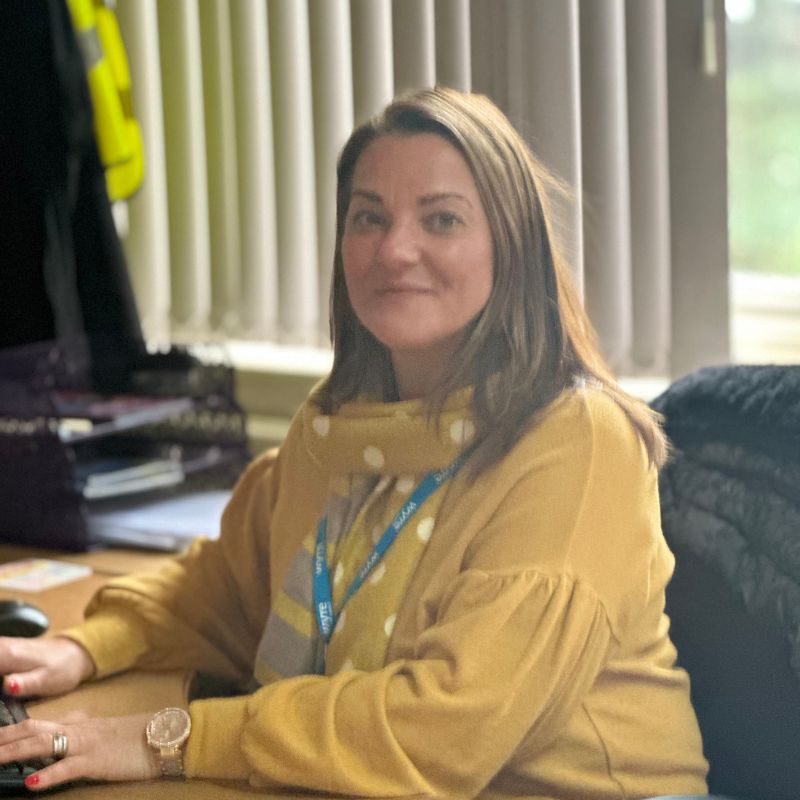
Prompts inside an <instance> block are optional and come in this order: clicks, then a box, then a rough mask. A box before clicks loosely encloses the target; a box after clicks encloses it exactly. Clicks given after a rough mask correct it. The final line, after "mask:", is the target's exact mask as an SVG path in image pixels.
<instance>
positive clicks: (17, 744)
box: [0, 714, 161, 790]
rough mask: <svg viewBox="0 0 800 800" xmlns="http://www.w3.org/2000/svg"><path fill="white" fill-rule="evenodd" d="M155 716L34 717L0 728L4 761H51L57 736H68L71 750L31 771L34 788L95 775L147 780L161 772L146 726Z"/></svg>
mask: <svg viewBox="0 0 800 800" xmlns="http://www.w3.org/2000/svg"><path fill="white" fill-rule="evenodd" d="M151 717H152V714H137V715H136V716H130V717H107V718H104V719H88V720H83V721H80V722H69V723H63V724H62V723H57V722H45V721H44V720H38V719H28V720H25V722H20V723H19V724H18V725H8V726H7V727H5V728H0V763H2V764H6V763H8V762H10V761H27V760H28V759H31V758H40V759H49V758H51V757H52V755H53V734H54V733H58V732H60V733H63V734H65V735H66V737H67V742H68V744H67V754H66V756H65V757H64V758H62V759H61V760H60V761H56V762H54V763H52V764H50V765H49V766H47V767H44V768H43V769H40V770H39V771H38V772H35V773H33V774H32V775H29V776H28V778H27V779H26V780H25V785H26V786H27V787H28V788H29V789H36V790H39V789H49V788H50V787H52V786H56V785H58V784H60V783H65V782H67V781H74V780H78V779H79V778H90V779H93V780H101V781H145V780H149V779H151V778H157V777H159V776H160V775H161V768H160V766H159V764H158V759H157V757H156V754H155V753H154V752H153V751H152V750H151V749H150V747H148V745H147V741H146V738H145V728H146V727H147V723H148V721H149V720H150V718H151Z"/></svg>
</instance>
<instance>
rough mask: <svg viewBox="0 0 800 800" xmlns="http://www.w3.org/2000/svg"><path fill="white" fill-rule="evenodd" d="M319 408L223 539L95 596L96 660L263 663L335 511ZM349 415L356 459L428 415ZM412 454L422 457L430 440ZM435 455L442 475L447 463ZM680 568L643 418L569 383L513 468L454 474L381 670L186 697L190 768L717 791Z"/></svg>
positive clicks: (404, 780) (251, 486)
mask: <svg viewBox="0 0 800 800" xmlns="http://www.w3.org/2000/svg"><path fill="white" fill-rule="evenodd" d="M318 415H319V412H318V410H317V409H316V407H315V406H314V404H313V402H311V401H309V402H307V403H306V404H305V406H304V407H303V409H301V411H300V413H299V414H298V416H297V418H296V419H295V421H294V423H293V425H292V428H291V430H290V432H289V435H288V437H287V440H286V442H285V443H284V445H283V447H282V448H281V451H280V453H279V455H278V458H277V459H276V460H274V461H273V460H272V459H269V458H261V459H259V460H256V461H255V462H254V463H253V464H252V465H251V466H250V467H249V468H248V470H247V471H246V473H245V474H244V476H243V477H242V479H241V481H240V482H239V485H238V487H237V489H236V491H235V493H234V497H233V499H232V501H231V503H230V505H229V507H228V509H227V510H226V512H225V515H224V517H223V523H222V533H221V536H220V538H219V540H218V541H213V542H209V541H201V542H198V543H197V544H196V545H195V546H194V547H193V548H192V549H191V550H190V551H189V552H188V554H186V555H185V556H183V557H181V558H179V559H177V560H176V561H175V562H174V563H173V564H171V565H170V566H169V567H168V568H167V569H165V570H164V571H162V572H161V573H159V574H157V575H144V576H135V577H130V578H125V579H120V580H117V581H115V582H114V583H113V584H110V585H109V586H108V587H106V588H104V589H103V590H101V592H100V593H99V595H98V597H96V598H95V600H94V601H93V602H92V604H91V606H90V608H89V609H88V611H87V614H88V619H87V621H86V622H85V623H84V624H83V625H82V626H81V627H79V628H75V629H72V630H70V631H69V635H71V636H72V637H73V638H75V639H76V640H78V641H80V642H81V643H82V644H83V645H84V646H85V647H86V648H87V649H88V650H89V652H90V653H91V654H92V656H93V658H94V660H95V662H96V665H97V668H98V674H100V675H103V674H108V673H111V672H114V671H118V670H121V669H125V668H127V667H131V666H134V665H135V666H138V667H144V668H173V667H193V668H198V669H203V670H208V671H214V672H218V673H223V674H227V675H231V676H236V677H239V678H241V679H243V680H244V679H246V678H247V677H249V675H250V674H251V670H252V667H253V660H254V655H255V651H256V648H257V646H258V642H259V639H260V637H261V634H262V631H263V629H264V624H265V620H266V618H267V614H268V610H269V606H270V592H271V591H273V592H276V591H277V588H276V587H280V586H281V585H282V583H283V579H284V577H285V574H286V571H287V568H288V566H289V564H290V562H291V561H292V558H293V556H294V555H295V553H296V552H297V550H298V548H299V547H300V546H301V542H302V539H303V537H304V536H305V534H306V533H307V532H308V531H309V530H310V529H311V528H312V527H313V526H314V524H315V523H316V521H317V519H318V517H319V515H320V513H321V511H322V509H323V507H324V505H325V502H326V498H327V494H328V488H329V483H330V480H331V470H332V466H331V465H332V464H333V463H334V462H335V461H336V458H337V452H336V448H335V447H334V446H331V447H329V448H328V450H327V451H325V453H327V454H325V453H323V456H322V457H321V456H320V449H319V446H318V444H317V443H316V441H315V439H314V437H315V433H316V434H317V435H318V434H319V432H320V429H321V428H325V432H326V433H327V428H326V427H325V423H324V422H323V423H320V421H319V418H318ZM342 416H344V417H347V418H348V420H349V423H348V427H347V430H348V431H349V434H348V435H347V436H345V438H344V439H342V440H341V441H343V442H348V443H350V444H352V445H353V446H354V452H363V448H362V449H361V450H359V448H361V446H362V445H363V444H364V443H365V442H366V441H367V439H364V438H363V436H364V432H365V431H368V432H369V435H370V437H372V438H369V441H370V442H372V441H373V440H374V436H373V433H374V432H375V431H376V430H383V429H384V428H386V429H387V430H389V429H390V428H391V419H392V418H396V417H398V416H400V417H402V418H404V419H409V418H411V419H418V422H419V426H420V428H424V426H425V419H424V414H423V412H422V410H421V408H420V407H419V404H417V403H395V404H361V405H359V404H353V405H352V406H350V407H346V409H345V413H344V414H343V415H342ZM371 446H372V445H371V444H370V445H369V447H371ZM379 446H380V444H379V443H378V447H379ZM410 447H411V448H412V449H416V450H417V451H418V452H416V453H415V458H416V459H417V461H418V460H419V454H420V452H425V450H426V449H425V448H423V447H421V446H420V444H419V442H411V443H410ZM431 450H432V451H434V454H433V455H431V457H430V458H431V461H432V463H431V464H430V466H431V467H432V468H437V467H440V466H443V464H436V463H433V462H435V461H436V458H437V456H436V455H435V452H436V451H437V448H436V447H431ZM449 455H450V453H449V452H448V453H447V456H448V458H449ZM371 456H374V451H373V452H372V453H371ZM442 457H444V454H442ZM370 460H371V461H372V462H374V463H373V467H374V470H375V471H376V472H377V473H379V472H380V470H381V468H382V465H381V464H379V463H378V462H379V461H380V459H375V458H371V459H370ZM393 467H394V469H395V470H397V469H402V465H400V466H398V465H397V464H394V465H393ZM344 471H346V469H345V470H344ZM672 567H673V558H672V555H671V554H670V552H669V551H668V549H667V546H666V544H665V542H664V539H663V537H662V534H661V529H660V522H659V507H658V497H657V480H656V472H655V470H654V469H653V468H651V467H650V466H649V465H648V463H647V457H646V454H645V452H644V448H643V446H642V444H641V442H640V441H639V439H638V437H637V435H636V433H635V432H634V430H633V429H632V427H631V425H630V423H629V422H628V420H627V418H626V417H625V415H624V413H623V412H622V411H621V410H620V409H619V407H618V406H617V405H616V404H615V403H614V402H613V401H612V400H611V399H609V398H608V397H607V396H606V395H605V394H603V393H602V392H601V391H599V390H596V389H592V388H585V389H576V390H574V391H571V392H568V393H566V394H565V395H564V396H563V397H562V398H560V399H559V400H558V401H557V402H556V403H554V404H553V405H552V406H551V408H550V409H548V411H547V413H546V414H545V415H544V416H543V417H542V418H541V419H540V421H539V422H538V424H537V425H536V426H535V427H533V428H532V429H530V430H529V431H528V432H527V433H526V434H525V435H524V436H523V437H522V438H521V440H520V441H519V442H518V443H517V445H516V446H515V447H514V448H513V450H512V451H511V452H510V453H509V454H508V455H507V456H506V457H505V458H504V459H503V461H502V462H501V463H500V464H499V465H497V466H496V467H494V468H492V469H490V470H488V471H485V472H484V473H482V474H481V475H480V476H479V478H478V479H477V480H476V481H475V482H473V483H470V480H469V476H468V474H467V473H466V471H462V473H460V474H459V475H458V476H457V477H456V478H455V479H454V480H452V481H451V482H450V484H449V486H448V487H447V489H446V493H445V496H444V497H443V500H442V506H441V510H440V513H439V515H438V517H437V522H436V528H435V531H434V532H433V535H432V536H431V538H430V541H429V542H428V545H427V548H426V550H425V552H424V554H423V555H422V558H421V560H420V561H419V564H418V566H417V568H416V570H415V572H414V574H413V576H412V578H411V580H410V583H409V585H408V588H407V591H406V594H405V597H404V600H403V602H402V604H401V606H400V608H399V609H398V613H397V617H396V621H395V624H394V628H393V631H392V634H391V639H390V641H389V644H388V649H387V653H386V665H385V666H384V667H383V668H382V669H379V670H376V671H372V672H359V671H357V670H345V671H341V672H339V673H337V674H336V675H334V676H331V677H327V676H311V675H308V676H300V677H296V678H289V679H285V680H280V681H277V682H275V683H272V684H268V685H266V686H264V687H262V688H260V689H259V690H258V691H256V692H255V693H253V694H252V695H248V696H244V697H237V698H229V699H212V700H201V701H196V702H194V703H192V704H191V707H190V712H191V715H192V726H193V727H192V735H191V737H190V739H189V742H188V746H187V752H186V757H185V765H186V771H187V774H188V775H190V776H193V777H203V776H206V777H215V778H238V779H245V780H249V781H250V783H252V784H254V785H256V786H265V787H270V788H274V787H277V786H290V787H302V788H304V789H311V790H322V791H328V792H331V793H335V794H351V795H371V796H397V795H413V794H421V795H438V796H445V797H474V796H478V795H480V796H481V797H486V798H506V797H526V798H541V799H545V798H548V799H552V798H558V799H559V800H561V799H564V800H566V798H569V800H579V799H580V798H592V799H593V800H606V799H607V798H608V799H609V800H610V798H643V797H650V796H654V795H665V794H695V793H703V792H705V790H706V789H705V780H704V776H705V772H706V763H705V761H704V759H703V756H702V749H701V742H700V735H699V731H698V728H697V723H696V720H695V717H694V713H693V710H692V708H691V705H690V701H689V691H688V678H687V676H686V674H685V673H684V672H683V671H682V670H680V669H677V668H676V667H675V666H674V661H675V650H674V648H673V646H672V644H671V642H670V640H669V638H668V620H667V618H666V617H665V615H664V587H665V584H666V583H667V581H668V579H669V577H670V575H671V572H672Z"/></svg>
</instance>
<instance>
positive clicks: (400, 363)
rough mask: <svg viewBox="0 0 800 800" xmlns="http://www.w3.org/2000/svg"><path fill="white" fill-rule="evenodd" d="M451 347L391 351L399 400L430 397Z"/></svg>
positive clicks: (451, 350)
mask: <svg viewBox="0 0 800 800" xmlns="http://www.w3.org/2000/svg"><path fill="white" fill-rule="evenodd" d="M452 354H453V348H452V347H451V346H450V345H449V344H448V345H446V346H444V347H439V348H430V349H428V350H426V351H424V352H420V351H419V350H415V351H413V352H411V351H409V352H393V353H392V354H391V358H392V369H393V370H394V379H395V384H396V385H397V396H398V399H399V400H422V399H425V398H428V397H430V396H431V395H432V394H433V391H434V389H435V388H436V386H437V385H438V384H439V382H440V381H441V379H442V375H444V372H445V369H446V368H447V363H448V361H449V359H450V358H451V357H452Z"/></svg>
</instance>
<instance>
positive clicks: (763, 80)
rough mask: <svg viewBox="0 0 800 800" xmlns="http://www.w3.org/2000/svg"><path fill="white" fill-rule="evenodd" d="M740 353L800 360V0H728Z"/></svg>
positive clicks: (746, 357)
mask: <svg viewBox="0 0 800 800" xmlns="http://www.w3.org/2000/svg"><path fill="white" fill-rule="evenodd" d="M725 9H726V14H727V18H728V37H727V38H728V174H729V229H730V234H729V235H730V263H731V288H732V323H733V325H732V333H733V336H732V344H733V347H732V349H733V356H734V359H735V360H737V361H744V362H798V361H800V79H799V78H798V76H800V2H798V0H727V2H726V4H725Z"/></svg>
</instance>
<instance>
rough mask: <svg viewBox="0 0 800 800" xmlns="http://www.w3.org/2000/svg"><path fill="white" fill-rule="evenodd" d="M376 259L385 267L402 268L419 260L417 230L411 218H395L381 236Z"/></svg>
mask: <svg viewBox="0 0 800 800" xmlns="http://www.w3.org/2000/svg"><path fill="white" fill-rule="evenodd" d="M377 255H378V260H379V262H380V263H381V264H382V265H383V266H384V267H387V268H390V269H391V268H402V267H405V266H409V265H411V264H415V263H416V262H417V261H418V260H419V255H420V240H419V231H418V230H417V226H416V224H415V222H414V221H413V220H402V219H396V220H394V221H393V222H392V223H391V225H389V226H388V227H387V228H386V229H385V230H384V234H383V236H382V237H381V241H380V245H379V247H378V253H377Z"/></svg>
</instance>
